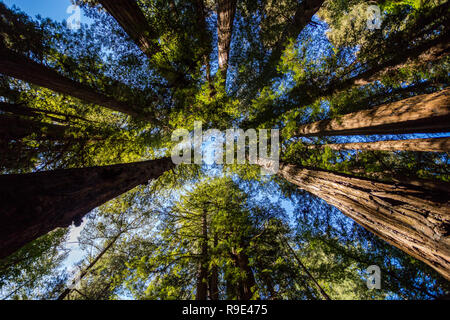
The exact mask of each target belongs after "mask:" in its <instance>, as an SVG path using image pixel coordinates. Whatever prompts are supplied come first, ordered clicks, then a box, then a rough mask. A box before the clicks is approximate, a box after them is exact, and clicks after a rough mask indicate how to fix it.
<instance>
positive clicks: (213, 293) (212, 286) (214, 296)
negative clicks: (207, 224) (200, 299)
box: [209, 233, 219, 300]
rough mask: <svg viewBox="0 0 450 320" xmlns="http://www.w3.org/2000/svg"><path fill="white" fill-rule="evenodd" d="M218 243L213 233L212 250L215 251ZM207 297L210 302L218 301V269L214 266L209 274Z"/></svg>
mask: <svg viewBox="0 0 450 320" xmlns="http://www.w3.org/2000/svg"><path fill="white" fill-rule="evenodd" d="M218 242H219V240H218V236H217V233H215V234H214V242H213V246H214V247H213V248H214V249H216V247H217V244H218ZM209 297H210V299H211V300H219V267H218V266H217V265H216V264H214V265H213V266H212V267H211V274H210V275H209Z"/></svg>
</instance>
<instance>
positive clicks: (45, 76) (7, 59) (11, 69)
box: [0, 48, 156, 123]
mask: <svg viewBox="0 0 450 320" xmlns="http://www.w3.org/2000/svg"><path fill="white" fill-rule="evenodd" d="M0 73H3V74H5V75H8V76H10V77H14V78H16V79H20V80H23V81H26V82H29V83H32V84H34V85H37V86H40V87H44V88H48V89H51V90H53V91H55V92H59V93H62V94H66V95H69V96H72V97H75V98H78V99H80V100H83V101H85V102H88V103H94V104H97V105H99V106H103V107H105V108H108V109H111V110H114V111H119V112H123V113H125V114H128V115H130V116H133V117H142V118H144V119H147V120H149V121H151V122H152V123H155V122H156V120H155V118H154V117H153V116H152V115H150V114H148V113H144V112H141V111H139V110H138V109H136V108H135V107H134V106H133V104H131V103H125V102H121V101H118V100H116V99H114V98H111V97H108V96H106V95H104V94H102V93H99V92H98V91H97V90H95V89H93V88H90V87H88V86H86V85H84V84H81V83H79V82H77V81H74V80H72V79H69V78H66V77H64V76H62V75H60V74H59V73H58V72H56V71H54V70H52V69H50V68H48V67H46V66H44V65H41V64H39V63H37V62H35V61H33V60H31V59H29V58H27V57H25V56H22V55H20V54H17V53H14V52H12V51H10V50H8V49H5V48H3V49H0Z"/></svg>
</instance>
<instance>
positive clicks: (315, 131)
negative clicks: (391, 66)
mask: <svg viewBox="0 0 450 320" xmlns="http://www.w3.org/2000/svg"><path fill="white" fill-rule="evenodd" d="M449 130H450V89H444V90H442V91H439V92H436V93H432V94H424V95H420V96H416V97H412V98H408V99H405V100H401V101H397V102H394V103H389V104H385V105H382V106H380V107H376V108H373V109H370V110H363V111H358V112H354V113H350V114H347V115H344V116H342V117H340V118H338V119H333V120H323V121H318V122H314V123H310V124H306V125H304V126H301V127H300V128H299V129H298V130H297V132H296V134H297V135H298V136H338V135H372V134H403V133H430V132H447V131H449Z"/></svg>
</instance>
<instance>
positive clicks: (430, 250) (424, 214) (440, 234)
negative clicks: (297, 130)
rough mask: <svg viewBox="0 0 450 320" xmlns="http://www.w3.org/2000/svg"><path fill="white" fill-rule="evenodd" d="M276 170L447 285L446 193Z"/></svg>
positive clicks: (449, 223) (449, 230)
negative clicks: (426, 265) (439, 275)
mask: <svg viewBox="0 0 450 320" xmlns="http://www.w3.org/2000/svg"><path fill="white" fill-rule="evenodd" d="M280 167H281V169H280V170H279V172H278V174H279V176H281V177H283V178H285V179H286V180H287V181H289V182H290V183H293V184H295V185H296V186H298V187H299V188H301V189H303V190H306V191H308V192H310V193H312V194H314V195H315V196H317V197H319V198H321V199H323V200H325V201H326V202H327V203H329V204H330V205H333V206H335V207H336V208H337V209H339V210H340V211H341V212H342V213H344V214H345V215H346V216H348V217H349V218H351V219H353V220H354V221H355V222H356V223H358V224H359V225H361V226H362V227H364V228H366V229H367V230H369V231H371V232H373V233H374V234H376V235H377V236H379V237H380V238H381V239H383V240H385V241H387V242H388V243H390V244H392V245H394V246H396V247H397V248H399V249H400V250H403V251H404V252H406V253H407V254H409V255H411V256H413V257H414V258H416V259H418V260H421V261H423V262H425V263H426V264H428V265H429V266H431V267H432V268H434V269H435V270H436V271H437V272H439V273H440V274H441V275H442V276H444V277H445V278H446V279H449V280H450V204H449V201H448V199H449V197H448V193H445V192H437V191H436V192H430V191H427V190H425V189H422V188H419V187H414V186H410V185H402V184H389V183H383V182H378V181H375V180H371V179H364V178H356V177H353V176H350V175H344V174H337V173H332V172H327V171H321V170H310V169H306V168H300V167H297V166H295V165H290V164H281V166H280Z"/></svg>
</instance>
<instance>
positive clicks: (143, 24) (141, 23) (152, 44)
mask: <svg viewBox="0 0 450 320" xmlns="http://www.w3.org/2000/svg"><path fill="white" fill-rule="evenodd" d="M99 3H100V4H101V5H102V7H103V8H105V10H106V11H108V12H109V14H110V15H112V16H113V17H114V19H116V20H117V22H118V23H119V24H120V26H121V27H122V28H123V30H125V32H126V33H127V34H128V35H129V36H130V38H131V39H132V40H133V41H134V42H135V43H136V44H137V46H138V47H139V48H140V49H141V50H142V52H144V53H145V54H146V55H147V56H148V57H149V58H150V59H151V58H152V57H153V55H154V54H156V53H158V52H160V51H161V47H160V46H159V44H158V42H157V41H156V40H157V39H158V37H159V35H158V33H157V32H156V30H155V29H153V28H152V26H151V25H150V24H149V23H148V21H147V19H146V18H145V16H144V14H143V12H142V10H141V8H139V5H138V4H137V2H136V0H114V1H111V0H99Z"/></svg>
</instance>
